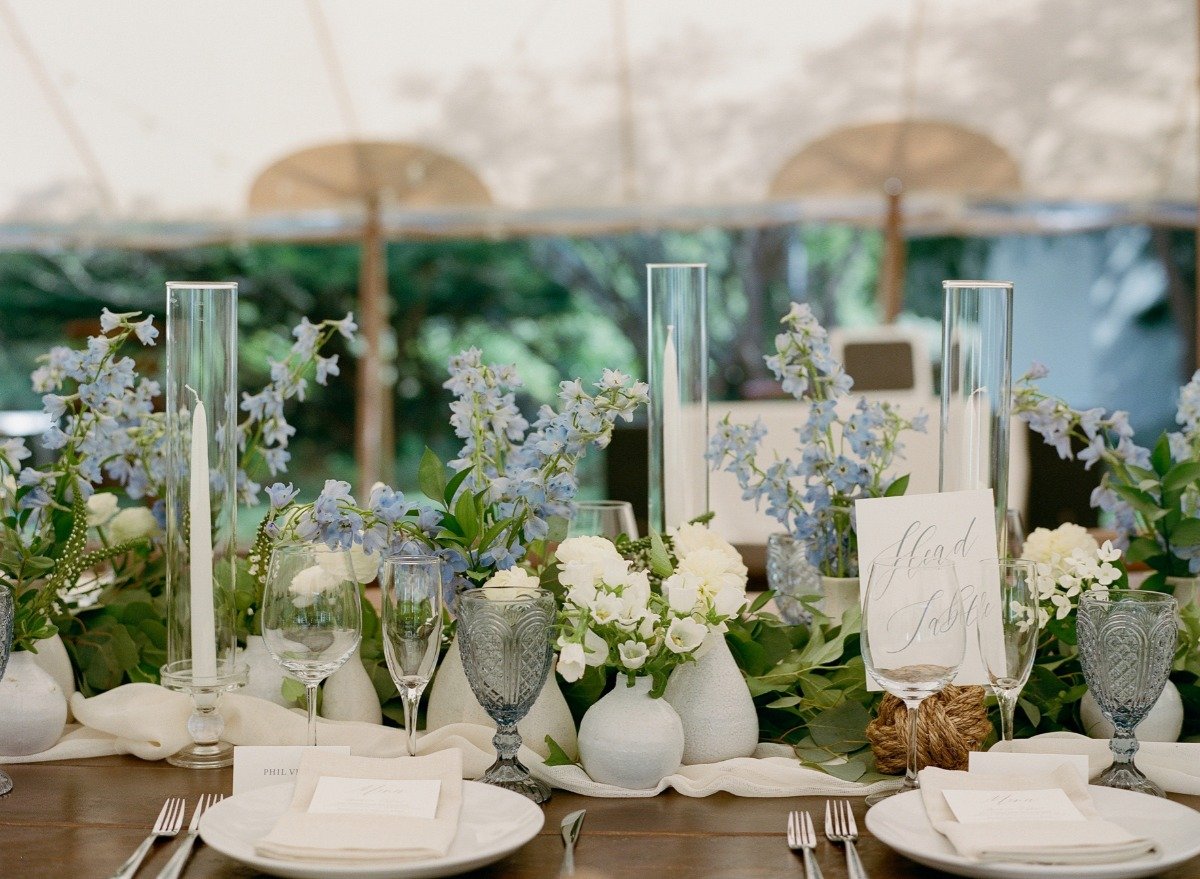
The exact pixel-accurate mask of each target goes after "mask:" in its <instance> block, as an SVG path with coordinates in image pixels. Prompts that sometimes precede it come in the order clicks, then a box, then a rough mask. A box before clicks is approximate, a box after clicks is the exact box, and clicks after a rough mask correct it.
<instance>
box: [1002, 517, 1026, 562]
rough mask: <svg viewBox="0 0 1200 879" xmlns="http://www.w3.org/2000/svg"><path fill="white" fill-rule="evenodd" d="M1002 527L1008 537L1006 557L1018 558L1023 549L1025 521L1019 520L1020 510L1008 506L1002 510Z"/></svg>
mask: <svg viewBox="0 0 1200 879" xmlns="http://www.w3.org/2000/svg"><path fill="white" fill-rule="evenodd" d="M1004 528H1005V531H1006V532H1007V535H1008V537H1007V539H1008V557H1009V558H1012V559H1017V558H1020V557H1021V555H1022V554H1023V553H1024V551H1025V523H1024V522H1022V521H1021V511H1020V510H1014V509H1013V508H1012V507H1009V508H1008V509H1007V510H1005V511H1004Z"/></svg>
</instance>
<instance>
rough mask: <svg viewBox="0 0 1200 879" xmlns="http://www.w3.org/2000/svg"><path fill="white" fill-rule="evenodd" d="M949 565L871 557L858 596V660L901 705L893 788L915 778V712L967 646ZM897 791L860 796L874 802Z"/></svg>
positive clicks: (911, 786)
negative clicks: (901, 754) (904, 729)
mask: <svg viewBox="0 0 1200 879" xmlns="http://www.w3.org/2000/svg"><path fill="white" fill-rule="evenodd" d="M958 589H959V587H958V576H957V575H956V573H955V569H954V564H953V563H952V562H949V561H943V560H940V559H914V558H901V559H887V560H877V561H875V562H872V563H871V569H870V576H869V577H868V579H867V591H866V594H865V596H864V597H863V616H862V635H861V641H860V646H861V649H862V658H863V664H864V665H865V666H866V668H867V674H869V675H870V676H871V677H872V678H873V679H874V680H875V682H876V683H877V684H879V686H881V687H883V689H885V690H887V692H889V693H891V694H892V695H893V696H895V697H896V698H898V699H900V700H901V701H903V702H904V704H905V705H906V706H907V707H908V768H907V770H906V771H905V773H904V784H903V786H901V787H900V789H899V790H900V791H907V790H915V789H916V788H917V787H918V785H917V713H918V709H919V708H920V706H921V702H922V701H923V700H924V699H925V697H927V696H931V695H933V694H934V693H937V692H940V691H941V690H942V688H944V687H945V686H946V685H947V684H949V683H950V682H951V681H952V680H954V676H955V675H956V674H957V673H958V668H959V666H960V665H962V662H963V656H964V654H965V652H966V647H967V635H966V616H965V614H964V613H963V606H962V599H961V597H960V596H959V592H958ZM897 792H899V791H889V792H886V793H882V794H875V795H874V796H871V797H868V798H867V802H868V803H870V804H874V803H876V802H878V801H879V800H881V799H883V798H885V797H887V796H890V795H891V794H892V793H897Z"/></svg>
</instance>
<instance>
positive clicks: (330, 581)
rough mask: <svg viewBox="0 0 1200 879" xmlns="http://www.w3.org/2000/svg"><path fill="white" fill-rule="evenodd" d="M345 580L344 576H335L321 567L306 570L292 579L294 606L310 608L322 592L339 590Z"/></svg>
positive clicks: (289, 588) (315, 566) (291, 589)
mask: <svg viewBox="0 0 1200 879" xmlns="http://www.w3.org/2000/svg"><path fill="white" fill-rule="evenodd" d="M345 580H346V577H345V575H344V574H334V573H332V572H330V571H328V570H326V569H325V568H324V567H322V566H321V565H313V566H312V567H311V568H305V569H304V570H303V571H301V572H300V573H298V574H297V575H296V576H295V577H293V578H292V583H291V585H290V586H289V587H288V590H289V591H290V592H291V593H292V604H294V605H296V607H308V606H309V605H311V604H312V603H313V602H314V601H316V599H317V596H318V595H320V594H321V593H322V592H325V591H326V590H328V589H335V588H337V587H338V586H339V585H340V584H342V583H344V582H345Z"/></svg>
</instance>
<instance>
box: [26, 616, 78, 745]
mask: <svg viewBox="0 0 1200 879" xmlns="http://www.w3.org/2000/svg"><path fill="white" fill-rule="evenodd" d="M33 661H34V662H36V663H37V664H38V666H39V667H40V668H41V669H42V671H44V672H46V673H48V674H49V675H50V677H52V678H54V683H56V684H58V688H59V689H60V690H62V693H63V697H64V698H65V699H66V700H67V722H68V723H70V722H71V720H72V719H73V718H72V717H71V694H73V693H74V692H75V669H74V668H73V667H72V666H71V657H70V656H69V655H68V654H67V646H66V645H65V644H63V639H62V636H61V635H59V634H57V633H55V634H53V635H51V636H50V637H49V638H43V639H42V640H41V641H38V642H37V653H35V654H33Z"/></svg>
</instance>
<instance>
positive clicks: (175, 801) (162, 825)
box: [110, 797, 184, 879]
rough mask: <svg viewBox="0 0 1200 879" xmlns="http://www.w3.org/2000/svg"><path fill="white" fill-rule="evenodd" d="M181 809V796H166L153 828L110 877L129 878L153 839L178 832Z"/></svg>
mask: <svg viewBox="0 0 1200 879" xmlns="http://www.w3.org/2000/svg"><path fill="white" fill-rule="evenodd" d="M183 810H184V801H183V797H168V798H167V801H166V802H165V803H163V807H162V811H161V812H159V813H158V820H156V821H155V822H154V829H153V830H151V831H150V835H149V836H147V837H146V839H145V840H144V841H143V842H142V844H141V845H139V846H138V847H137V848H136V849H134V852H133V854H131V855H130V856H129V860H127V861H126V862H125V863H123V864H122V865H121V866H120V867H118V868H117V872H115V873H113V874H112V876H111V877H110V879H130V877H131V876H133V874H134V873H136V872H137V868H138V867H140V866H141V865H142V861H144V860H145V859H146V852H148V851H150V846H152V845H154V841H155V840H157V839H162V838H165V837H168V836H174V835H175V834H177V833H178V832H179V828H180V827H181V826H182V825H183Z"/></svg>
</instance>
